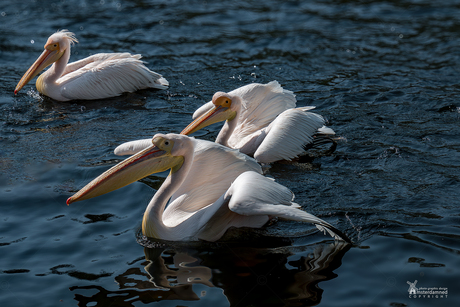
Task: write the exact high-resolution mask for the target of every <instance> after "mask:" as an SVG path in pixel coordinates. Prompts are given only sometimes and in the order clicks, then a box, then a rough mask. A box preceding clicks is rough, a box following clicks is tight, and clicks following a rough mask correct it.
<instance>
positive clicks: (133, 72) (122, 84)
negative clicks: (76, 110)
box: [14, 30, 169, 101]
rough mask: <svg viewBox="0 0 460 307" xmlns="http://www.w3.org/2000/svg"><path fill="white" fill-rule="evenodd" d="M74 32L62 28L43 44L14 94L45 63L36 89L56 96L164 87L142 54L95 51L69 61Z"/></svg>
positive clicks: (82, 96) (105, 94) (69, 97)
mask: <svg viewBox="0 0 460 307" xmlns="http://www.w3.org/2000/svg"><path fill="white" fill-rule="evenodd" d="M77 42H78V41H77V39H76V38H75V34H73V33H71V32H69V31H67V30H62V31H58V32H56V33H54V34H53V35H51V36H50V37H49V38H48V41H47V42H46V44H45V51H43V53H42V54H41V55H40V57H39V58H38V59H37V60H36V61H35V63H34V64H32V66H31V67H30V68H29V69H28V70H27V71H26V73H25V74H24V76H23V77H22V78H21V80H20V81H19V83H18V85H17V86H16V89H15V90H14V94H17V92H19V90H21V89H22V88H23V87H24V85H26V84H27V83H28V82H29V81H30V80H32V79H33V78H34V77H35V76H36V75H38V73H39V72H41V71H42V70H43V69H45V68H46V67H47V66H48V65H50V64H53V66H51V68H50V69H48V70H47V71H46V72H45V73H43V74H42V75H41V76H40V77H38V79H37V82H36V87H37V90H38V91H39V92H40V93H42V94H44V95H46V96H48V97H51V98H53V99H55V100H59V101H68V100H74V99H81V100H90V99H102V98H108V97H115V96H119V95H121V94H122V93H124V92H134V91H137V90H139V89H146V88H157V89H165V88H167V87H168V85H169V83H168V81H167V80H166V79H165V78H163V77H162V76H161V75H160V74H158V73H156V72H153V71H151V70H149V69H148V68H147V67H145V65H144V64H143V62H142V61H141V60H139V59H140V58H141V55H139V54H136V55H131V54H130V53H98V54H95V55H92V56H90V57H87V58H85V59H82V60H79V61H77V62H73V63H71V64H68V62H69V58H70V46H71V45H73V44H74V43H77Z"/></svg>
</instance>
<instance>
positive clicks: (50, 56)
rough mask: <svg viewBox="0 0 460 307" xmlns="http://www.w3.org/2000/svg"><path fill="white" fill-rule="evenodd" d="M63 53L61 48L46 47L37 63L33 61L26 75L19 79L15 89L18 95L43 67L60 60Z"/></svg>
mask: <svg viewBox="0 0 460 307" xmlns="http://www.w3.org/2000/svg"><path fill="white" fill-rule="evenodd" d="M63 54H64V51H60V50H59V49H55V50H49V49H45V50H44V51H43V53H42V54H41V55H40V57H39V58H38V59H37V60H36V61H35V63H33V64H32V66H30V68H29V69H28V70H27V71H26V73H25V74H24V76H22V78H21V80H19V83H18V85H16V88H15V90H14V94H15V95H16V94H17V93H18V92H19V91H20V90H21V89H22V88H23V87H24V85H26V84H27V83H29V81H30V80H32V79H33V78H34V77H35V76H36V75H38V74H39V73H40V72H41V71H42V70H43V69H45V68H46V67H48V66H49V65H51V64H53V63H54V62H56V61H57V60H59V59H60V58H61V56H62V55H63Z"/></svg>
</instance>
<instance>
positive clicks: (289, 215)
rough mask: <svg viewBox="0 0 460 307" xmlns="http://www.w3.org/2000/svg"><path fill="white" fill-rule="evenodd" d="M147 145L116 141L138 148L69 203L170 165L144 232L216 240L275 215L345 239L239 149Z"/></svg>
mask: <svg viewBox="0 0 460 307" xmlns="http://www.w3.org/2000/svg"><path fill="white" fill-rule="evenodd" d="M145 145H146V141H145V140H140V141H134V142H128V143H125V144H124V145H121V148H120V147H119V148H118V149H117V151H116V153H118V154H126V153H132V152H137V153H136V154H134V155H132V156H131V157H129V158H127V159H125V160H124V161H122V162H120V163H118V164H117V165H115V166H113V167H112V168H110V169H109V170H107V171H106V172H104V173H103V174H101V175H100V176H99V177H97V178H96V179H94V180H93V181H91V182H90V183H88V184H87V185H86V186H85V187H83V188H82V189H81V190H80V191H78V192H77V193H76V194H74V195H73V196H72V197H70V198H69V199H68V200H67V204H70V203H73V202H75V201H80V200H84V199H88V198H92V197H95V196H99V195H102V194H105V193H108V192H110V191H113V190H116V189H118V188H121V187H123V186H125V185H127V184H130V183H132V182H134V181H137V180H139V179H141V178H144V177H146V176H148V175H150V174H153V173H158V172H163V171H166V170H168V169H170V170H171V171H170V174H169V176H168V177H167V178H166V180H165V181H164V183H163V184H162V185H161V187H160V188H159V189H158V191H157V192H156V193H155V195H154V196H153V198H152V200H151V201H150V203H149V204H148V206H147V209H146V211H145V213H144V218H143V221H142V232H143V234H144V235H145V236H147V237H150V238H158V239H163V240H169V241H196V240H206V241H216V240H218V239H219V238H221V237H222V235H223V234H224V233H225V232H226V230H227V229H229V228H230V227H251V228H260V227H262V226H263V225H264V224H266V223H267V222H268V221H269V220H270V219H271V218H274V217H279V218H282V219H288V220H294V221H303V222H310V223H314V224H315V225H316V227H317V228H318V229H320V230H321V231H323V232H325V231H327V232H328V233H329V234H330V235H331V236H333V237H334V238H336V239H343V240H345V241H347V242H350V240H349V239H348V238H347V237H346V236H345V235H344V234H342V233H341V232H340V231H339V230H337V229H336V228H334V227H333V226H332V225H330V224H329V223H327V222H325V221H323V220H321V219H319V218H317V217H315V216H313V215H311V214H309V213H307V212H305V211H302V210H299V207H300V206H299V205H298V204H296V203H294V202H292V200H293V194H292V192H291V191H290V190H289V189H288V188H286V187H284V186H282V185H280V184H278V183H275V182H274V181H273V180H271V179H269V178H266V177H264V176H263V175H261V173H262V170H261V167H260V166H259V165H258V163H257V162H256V161H255V160H254V159H252V158H250V157H248V156H246V155H244V154H242V153H240V152H239V151H237V150H234V149H230V148H227V147H225V146H222V145H219V144H216V143H213V142H209V141H204V140H196V139H194V138H189V137H187V136H185V135H179V134H166V135H164V134H157V135H155V136H154V137H153V139H152V140H151V144H150V146H148V147H147V148H145ZM141 148H144V149H142V150H140V149H141ZM139 150H140V151H139ZM168 200H169V202H168Z"/></svg>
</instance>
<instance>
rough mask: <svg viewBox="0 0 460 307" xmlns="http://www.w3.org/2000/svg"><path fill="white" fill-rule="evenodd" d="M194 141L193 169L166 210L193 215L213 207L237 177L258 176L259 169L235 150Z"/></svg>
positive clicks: (255, 163)
mask: <svg viewBox="0 0 460 307" xmlns="http://www.w3.org/2000/svg"><path fill="white" fill-rule="evenodd" d="M194 141H195V143H196V144H195V155H194V158H193V159H194V161H193V165H192V167H191V169H190V171H189V173H188V174H187V176H186V178H185V180H184V183H183V184H182V185H181V186H180V187H179V189H177V190H176V191H175V192H174V194H173V195H172V197H171V199H170V205H169V206H172V207H174V208H179V207H180V210H181V211H185V212H194V211H196V210H198V209H200V208H203V207H204V206H207V205H210V204H212V203H214V202H215V201H216V200H217V199H218V198H219V197H220V196H221V195H222V194H224V193H225V192H226V191H227V189H228V188H229V187H230V185H231V183H232V182H233V180H235V178H237V177H238V176H239V175H240V174H241V173H243V172H245V171H254V172H257V173H260V174H262V169H261V167H260V165H259V164H258V163H257V162H256V161H255V160H254V159H253V158H250V157H248V156H246V155H245V154H242V153H240V152H239V151H238V150H235V149H230V148H228V147H225V146H222V145H219V144H216V143H213V142H209V141H204V140H197V139H195V140H194ZM198 200H199V201H198ZM174 208H170V207H168V208H167V209H166V211H165V218H166V215H167V211H170V210H173V209H174Z"/></svg>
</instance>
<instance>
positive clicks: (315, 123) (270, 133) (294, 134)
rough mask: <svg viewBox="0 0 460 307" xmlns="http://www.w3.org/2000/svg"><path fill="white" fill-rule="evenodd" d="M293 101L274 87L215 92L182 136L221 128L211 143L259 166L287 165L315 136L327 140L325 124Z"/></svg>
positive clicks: (290, 95)
mask: <svg viewBox="0 0 460 307" xmlns="http://www.w3.org/2000/svg"><path fill="white" fill-rule="evenodd" d="M295 106H296V99H295V95H294V94H293V93H292V92H291V91H288V90H285V89H283V88H282V87H281V86H280V85H279V83H278V82H277V81H272V82H270V83H268V84H260V83H252V84H248V85H245V86H242V87H240V88H237V89H235V90H233V91H231V92H229V93H223V92H217V93H215V94H214V96H213V97H212V101H210V102H208V103H206V104H204V105H203V106H201V107H200V108H199V109H198V110H196V111H195V113H194V114H193V119H194V121H193V122H192V123H190V124H189V125H188V126H187V127H186V128H185V129H184V130H183V131H182V132H181V134H185V135H188V134H191V133H193V132H195V131H197V130H200V129H201V128H204V127H206V126H209V125H211V124H213V123H216V122H220V121H224V120H225V124H224V126H223V127H222V129H221V130H220V132H219V135H218V136H217V139H216V142H217V143H219V144H222V145H225V146H228V147H230V148H235V149H239V150H240V151H241V152H242V153H245V154H247V155H250V156H253V157H254V158H255V159H256V160H257V161H259V162H262V163H271V162H275V161H279V160H292V159H294V158H296V157H299V156H301V155H303V154H304V153H305V151H306V149H305V145H308V144H312V143H313V141H314V138H315V137H316V135H321V136H331V135H334V134H335V133H334V131H333V130H332V129H330V128H327V127H326V126H324V118H323V117H322V116H321V115H318V114H316V113H312V112H308V111H309V110H311V109H314V108H315V107H301V108H295Z"/></svg>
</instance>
